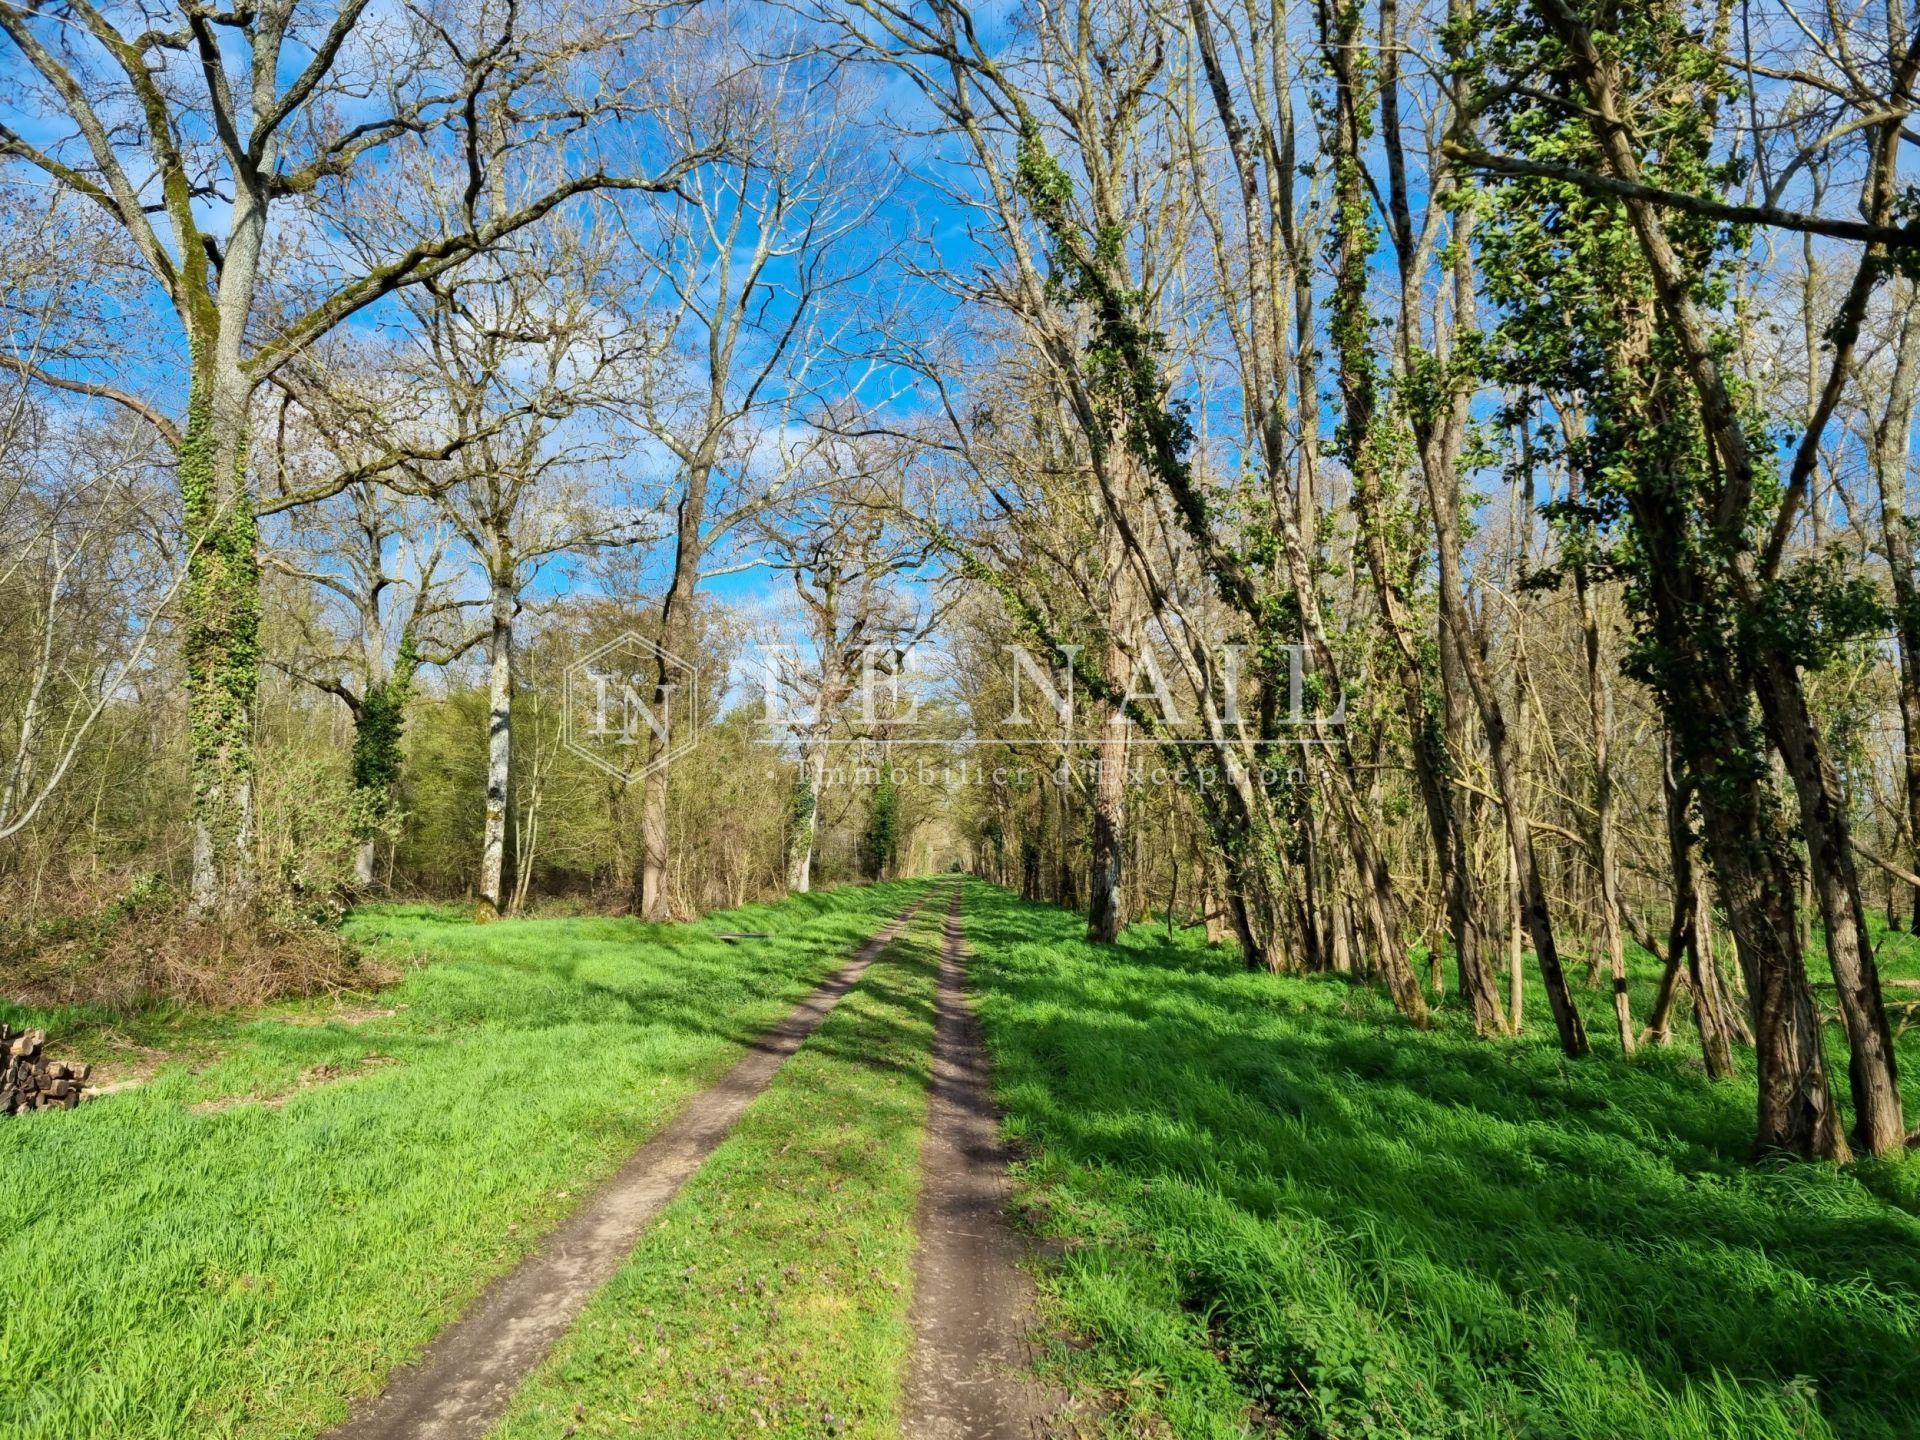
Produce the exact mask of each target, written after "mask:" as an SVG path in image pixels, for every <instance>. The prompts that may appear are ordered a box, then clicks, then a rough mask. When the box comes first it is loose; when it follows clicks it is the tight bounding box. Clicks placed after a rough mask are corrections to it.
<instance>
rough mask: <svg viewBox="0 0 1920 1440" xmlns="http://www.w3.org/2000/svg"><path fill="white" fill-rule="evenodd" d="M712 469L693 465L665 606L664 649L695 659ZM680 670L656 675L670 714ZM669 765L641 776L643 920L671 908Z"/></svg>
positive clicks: (638, 892) (658, 698)
mask: <svg viewBox="0 0 1920 1440" xmlns="http://www.w3.org/2000/svg"><path fill="white" fill-rule="evenodd" d="M710 474H711V470H710V467H709V466H707V465H705V464H695V465H691V466H689V467H688V473H687V488H686V493H685V494H684V495H682V496H681V498H680V512H679V530H678V535H677V539H676V541H675V545H674V553H673V579H672V581H671V583H670V584H669V585H668V586H667V597H666V600H665V601H664V602H663V603H662V605H661V609H660V630H659V644H660V648H661V649H662V650H664V651H666V652H667V653H668V654H669V655H672V656H674V657H676V658H680V659H683V660H685V661H687V662H688V663H691V662H692V658H693V657H692V655H691V654H690V653H689V652H690V651H691V650H692V649H693V592H694V587H695V585H697V584H698V583H699V578H700V560H701V556H702V553H703V551H704V549H705V544H704V536H703V533H702V530H701V526H702V525H703V524H704V523H705V520H706V510H707V481H708V479H709V477H710ZM676 678H677V673H676V672H675V671H674V670H673V669H672V668H671V666H670V665H669V663H668V661H666V660H665V659H663V660H661V662H660V668H659V671H658V676H657V689H656V691H655V694H654V700H655V703H656V704H658V705H659V706H660V707H661V713H663V714H664V713H666V710H667V707H668V706H669V705H670V704H671V695H670V691H669V687H671V686H672V685H673V684H674V683H675V680H676ZM663 743H664V742H663V741H662V740H661V739H660V737H659V736H658V735H655V736H653V738H652V739H651V740H650V741H649V742H648V744H649V752H650V753H649V759H652V758H654V757H655V756H657V754H658V751H659V749H660V747H661V745H662V744H663ZM667 779H668V777H667V767H666V766H664V765H655V766H653V767H652V768H650V769H649V770H648V771H647V773H646V775H645V776H644V777H643V778H642V780H641V782H640V783H641V792H640V874H639V876H638V877H637V879H638V882H639V883H638V884H637V885H635V887H634V897H633V898H634V910H635V913H637V914H638V915H639V916H640V918H641V919H643V920H666V919H669V918H671V917H670V915H669V910H670V906H669V903H668V898H667V869H668V860H669V856H668V854H667V846H668V835H667V798H668V786H667Z"/></svg>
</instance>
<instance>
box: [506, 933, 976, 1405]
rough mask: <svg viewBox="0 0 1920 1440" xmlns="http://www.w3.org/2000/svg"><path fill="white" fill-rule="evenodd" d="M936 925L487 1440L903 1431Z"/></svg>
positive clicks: (850, 1011)
mask: <svg viewBox="0 0 1920 1440" xmlns="http://www.w3.org/2000/svg"><path fill="white" fill-rule="evenodd" d="M943 910H944V907H943V906H939V905H934V904H929V905H928V906H927V908H925V909H923V910H922V911H921V912H920V913H919V914H918V915H917V916H915V917H914V922H913V925H912V927H911V928H910V929H909V930H908V932H907V933H906V934H905V935H903V936H902V937H901V938H900V939H898V940H896V941H895V942H894V943H893V944H892V945H891V946H890V947H888V949H887V951H886V952H885V954H883V955H882V956H881V957H880V958H879V959H878V960H876V961H875V962H874V965H873V967H872V969H870V970H869V971H868V972H867V975H866V978H865V979H864V980H863V981H862V982H861V983H860V985H859V986H858V987H857V988H855V989H854V990H853V991H851V992H850V993H849V994H848V995H847V997H846V998H845V999H844V1000H842V1001H841V1002H840V1004H839V1006H838V1007H837V1008H836V1009H835V1010H834V1012H833V1014H832V1015H830V1016H829V1017H828V1018H827V1020H826V1021H825V1023H823V1024H822V1025H821V1027H820V1029H819V1030H818V1031H816V1032H815V1033H814V1035H813V1037H812V1038H811V1039H809V1040H808V1041H807V1043H806V1045H805V1046H804V1047H803V1048H802V1049H801V1050H800V1051H799V1052H798V1053H797V1054H796V1055H795V1056H794V1057H793V1059H792V1060H790V1061H788V1062H787V1064H786V1066H785V1067H784V1068H783V1069H782V1070H781V1072H780V1074H779V1075H778V1076H777V1077H776V1078H775V1080H774V1082H773V1084H772V1085H771V1086H769V1087H768V1089H767V1091H766V1093H765V1094H764V1095H762V1096H761V1097H760V1098H759V1099H758V1100H756V1101H755V1102H754V1104H753V1107H752V1108H751V1109H750V1110H749V1111H748V1112H747V1113H746V1115H745V1116H744V1117H743V1118H742V1119H741V1122H740V1124H739V1125H738V1127H737V1128H736V1129H735V1130H734V1132H733V1134H732V1135H731V1136H730V1137H729V1138H728V1139H727V1141H726V1143H725V1144H724V1145H722V1146H721V1147H720V1149H718V1150H717V1151H715V1152H714V1154H713V1157H712V1158H711V1159H710V1160H709V1161H708V1162H707V1164H706V1165H705V1166H704V1167H703V1168H702V1169H701V1170H700V1172H699V1173H698V1174H697V1175H696V1176H694V1178H693V1179H692V1180H691V1181H689V1182H688V1184H687V1186H686V1188H685V1189H684V1190H683V1191H682V1192H681V1193H680V1195H679V1196H678V1197H677V1198H676V1200H675V1201H674V1204H673V1205H672V1206H671V1207H670V1208H669V1209H668V1210H667V1212H666V1213H665V1214H664V1215H663V1216H662V1217H661V1219H660V1222H659V1223H658V1224H657V1225H656V1226H655V1227H654V1228H653V1229H652V1230H650V1231H649V1232H648V1233H647V1234H646V1236H645V1237H643V1238H642V1240H641V1242H640V1244H639V1246H638V1247H637V1248H636V1250H635V1252H634V1255H633V1258H632V1259H631V1260H630V1261H629V1262H628V1264H627V1265H626V1267H625V1268H624V1269H623V1270H622V1271H621V1272H620V1274H619V1275H618V1276H616V1277H615V1279H614V1280H613V1281H612V1282H611V1283H610V1284H609V1285H608V1286H607V1288H606V1289H605V1290H604V1291H602V1292H601V1294H600V1295H599V1297H598V1298H596V1299H595V1300H594V1302H593V1303H592V1304H591V1305H590V1306H589V1307H588V1309H587V1311H586V1313H585V1314H584V1315H583V1316H582V1317H581V1319H580V1321H579V1323H578V1324H577V1325H576V1326H575V1328H574V1330H573V1332H572V1334H571V1335H570V1336H569V1337H568V1339H567V1340H566V1342H565V1343H564V1344H563V1345H562V1346H561V1348H560V1349H559V1350H558V1351H557V1352H556V1353H555V1354H554V1355H553V1357H552V1358H551V1359H550V1360H549V1361H548V1362H547V1363H546V1365H545V1366H544V1367H543V1368H542V1369H541V1370H540V1371H539V1372H538V1373H537V1374H536V1375H535V1376H534V1378H533V1379H532V1380H531V1381H530V1382H529V1383H528V1385H527V1387H526V1389H524V1390H523V1391H522V1392H521V1393H520V1396H519V1398H518V1400H517V1401H516V1402H515V1405H514V1408H513V1410H512V1412H511V1413H510V1414H509V1415H508V1417H507V1419H506V1420H505V1421H504V1422H503V1423H502V1425H501V1426H500V1427H499V1428H498V1429H497V1430H496V1431H495V1432H494V1434H495V1440H563V1437H566V1436H570V1435H579V1436H583V1437H584V1436H623V1437H627V1436H634V1435H656V1436H675V1437H682V1436H686V1437H699V1436H711V1437H715V1440H726V1437H734V1436H741V1435H755V1434H760V1433H766V1434H769V1435H796V1436H799V1435H806V1436H819V1435H830V1434H831V1435H841V1436H860V1437H876V1440H877V1437H884V1436H897V1435H898V1434H899V1429H898V1420H897V1414H896V1409H897V1405H898V1400H899V1393H900V1376H901V1365H902V1363H903V1361H904V1360H905V1357H906V1352H907V1341H908V1333H907V1305H908V1301H909V1297H910V1295H911V1288H912V1261H913V1243H914V1235H913V1208H914V1202H915V1198H916V1196H917V1195H918V1193H919V1165H918V1161H919V1155H920V1142H921V1136H922V1127H923V1125H924V1123H925V1118H926V1101H927V1083H928V1064H929V1053H930V1047H931V1045H932V1040H933V994H934V973H935V966H936V963H937V960H938V945H939V927H940V924H941V919H942V914H941V912H942V911H943Z"/></svg>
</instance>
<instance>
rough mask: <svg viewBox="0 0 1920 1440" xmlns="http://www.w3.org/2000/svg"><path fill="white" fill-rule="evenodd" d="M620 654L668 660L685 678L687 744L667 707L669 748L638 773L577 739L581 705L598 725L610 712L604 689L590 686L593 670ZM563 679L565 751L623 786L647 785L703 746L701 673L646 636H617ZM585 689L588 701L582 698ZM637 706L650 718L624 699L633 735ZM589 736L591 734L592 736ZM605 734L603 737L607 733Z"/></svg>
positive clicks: (569, 669) (637, 703)
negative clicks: (657, 773)
mask: <svg viewBox="0 0 1920 1440" xmlns="http://www.w3.org/2000/svg"><path fill="white" fill-rule="evenodd" d="M622 649H633V650H638V651H640V652H641V653H642V654H644V655H647V656H650V657H652V658H653V659H654V660H656V661H662V660H664V661H665V662H666V663H667V665H668V667H669V668H671V669H675V670H678V671H679V672H680V673H681V674H682V675H683V676H684V677H685V679H684V680H683V681H681V682H679V683H680V684H682V685H684V687H685V694H686V717H685V722H684V723H685V731H684V738H679V737H677V736H676V735H675V732H674V729H673V725H672V719H671V716H672V706H671V704H669V705H668V707H667V715H668V729H667V736H666V738H667V746H666V748H665V749H663V750H662V751H661V752H660V753H659V754H658V755H656V756H655V757H654V758H653V760H652V761H651V762H650V763H648V764H645V765H641V766H638V767H637V768H622V767H621V766H618V765H614V764H612V763H610V762H609V761H608V760H607V758H606V756H605V755H604V754H603V753H601V752H599V751H596V750H594V749H592V748H591V747H590V746H588V744H587V743H586V742H585V741H584V740H582V739H581V738H580V737H579V735H578V734H577V733H576V729H575V727H576V724H577V722H578V720H579V718H580V714H581V709H580V707H581V705H582V704H585V705H586V706H587V707H588V708H589V710H591V711H592V713H593V716H594V718H595V719H597V720H600V721H602V722H604V720H605V713H604V712H605V708H606V694H605V688H604V686H602V685H596V684H593V683H592V681H593V678H594V670H593V666H594V662H595V661H597V660H600V659H601V658H603V657H604V656H607V655H610V654H612V653H613V652H614V651H616V650H622ZM564 676H565V695H564V697H563V699H562V702H561V708H560V743H561V745H562V746H563V747H564V748H565V749H566V750H568V751H569V752H570V753H572V754H574V755H577V756H579V757H580V758H581V759H582V760H585V761H586V762H587V763H588V764H590V765H593V766H595V767H597V768H599V769H601V770H604V771H605V772H606V773H607V774H609V775H611V776H612V777H613V778H614V779H616V780H618V781H619V782H620V783H621V784H623V785H631V784H632V783H633V782H634V781H636V780H639V779H643V778H644V777H646V776H648V775H651V774H653V772H654V771H656V770H661V769H664V768H665V767H667V766H668V765H671V764H672V763H673V762H674V761H675V760H678V759H679V758H680V757H681V756H683V755H685V754H686V753H687V752H688V751H690V750H692V749H693V748H694V747H695V746H696V745H698V744H699V743H700V669H699V667H698V666H696V665H693V664H691V663H690V662H688V661H686V660H683V659H681V658H680V657H679V656H678V655H676V654H674V653H673V652H672V651H671V650H669V649H667V648H666V647H665V646H663V645H656V644H654V642H653V641H651V640H649V639H647V637H646V636H644V635H636V634H635V633H634V632H633V631H631V630H624V631H622V632H621V633H620V634H618V635H616V636H614V638H613V639H611V640H609V641H607V642H606V643H605V644H603V645H597V646H595V647H594V648H593V649H592V650H589V651H588V652H587V653H586V654H585V655H582V656H581V657H580V658H579V659H578V660H576V661H574V662H573V663H572V664H571V665H569V666H567V668H566V670H565V672H564ZM583 682H584V684H583ZM583 689H584V698H583V694H582V692H583ZM627 689H628V691H629V692H631V689H632V687H630V686H629V687H627ZM635 706H638V708H640V709H641V711H642V713H643V714H647V713H649V712H647V710H646V707H645V705H644V703H643V702H640V701H639V700H638V699H637V698H633V699H629V698H628V696H627V695H623V696H622V697H621V709H622V719H623V721H624V722H625V725H626V728H627V729H628V730H629V731H631V726H632V710H633V708H634V707H635ZM649 723H651V722H649ZM589 733H592V732H591V731H590V732H589ZM602 733H605V732H604V730H603V731H602Z"/></svg>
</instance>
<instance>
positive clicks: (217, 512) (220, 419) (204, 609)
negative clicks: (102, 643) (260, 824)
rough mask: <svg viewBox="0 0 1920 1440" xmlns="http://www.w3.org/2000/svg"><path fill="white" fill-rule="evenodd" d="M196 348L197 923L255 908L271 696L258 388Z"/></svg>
mask: <svg viewBox="0 0 1920 1440" xmlns="http://www.w3.org/2000/svg"><path fill="white" fill-rule="evenodd" d="M223 348H224V347H220V346H210V345H209V342H208V341H206V340H196V341H195V342H194V345H193V351H194V354H193V360H192V367H193V368H192V381H191V384H190V388H189V391H188V396H187V423H186V429H185V431H184V433H183V435H182V439H181V445H180V495H181V507H182V511H183V519H184V521H185V528H186V536H187V545H188V558H187V583H186V587H185V591H184V594H183V596H182V604H181V611H182V616H183V619H184V627H183V634H182V653H183V658H184V660H185V662H186V671H187V723H188V726H189V730H190V733H191V738H192V773H193V877H192V882H191V887H190V899H189V904H190V908H191V910H192V913H194V914H195V915H210V914H216V913H219V914H228V913H237V912H239V911H242V910H245V909H246V908H248V907H249V906H250V905H251V904H252V903H253V899H254V869H253V780H254V733H253V718H254V702H255V700H256V698H257V697H258V694H259V690H260V669H259V659H260V562H259V556H258V554H257V552H256V543H257V540H258V533H257V530H256V527H255V524H254V511H253V498H252V495H251V493H250V492H249V490H248V488H247V483H246V464H247V460H246V453H247V444H248V432H247V405H248V400H249V396H250V393H251V389H250V387H249V385H248V384H247V382H246V379H245V377H244V376H243V375H242V374H241V373H240V370H239V367H238V364H237V363H235V362H232V361H229V360H223V359H222V358H221V357H220V356H219V355H218V354H207V353H204V352H205V351H207V350H209V349H214V350H216V351H217V350H220V349H223Z"/></svg>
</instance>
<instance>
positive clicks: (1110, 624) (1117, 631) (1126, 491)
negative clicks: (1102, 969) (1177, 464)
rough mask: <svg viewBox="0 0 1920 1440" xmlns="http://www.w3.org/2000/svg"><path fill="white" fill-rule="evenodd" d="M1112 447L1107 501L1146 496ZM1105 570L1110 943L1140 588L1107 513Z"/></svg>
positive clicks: (1095, 908)
mask: <svg viewBox="0 0 1920 1440" xmlns="http://www.w3.org/2000/svg"><path fill="white" fill-rule="evenodd" d="M1110 453H1111V454H1112V455H1113V456H1114V457H1115V459H1116V460H1117V461H1118V463H1116V464H1114V465H1113V466H1112V467H1111V468H1112V477H1111V480H1110V482H1109V491H1110V493H1109V496H1108V499H1109V502H1110V503H1118V504H1122V505H1127V506H1134V505H1137V504H1139V503H1140V498H1141V497H1140V490H1141V486H1140V483H1139V479H1138V476H1137V474H1136V472H1137V470H1138V468H1139V467H1138V466H1137V465H1136V464H1134V463H1133V460H1132V457H1131V456H1130V455H1128V453H1127V449H1126V440H1125V436H1124V435H1121V436H1116V437H1115V440H1114V442H1113V444H1112V445H1111V447H1110ZM1102 549H1103V556H1104V562H1105V564H1104V568H1105V571H1106V582H1107V583H1106V591H1107V593H1106V609H1107V613H1106V624H1105V627H1104V628H1105V630H1106V636H1107V643H1106V656H1105V664H1104V665H1103V667H1102V669H1103V671H1104V674H1105V677H1106V681H1107V685H1108V686H1109V688H1110V689H1111V690H1112V692H1113V697H1114V698H1112V699H1109V700H1105V701H1103V702H1102V704H1101V715H1100V736H1099V740H1098V741H1097V743H1096V745H1095V747H1094V753H1095V769H1094V781H1093V816H1092V819H1093V855H1092V860H1091V862H1090V863H1089V865H1088V867H1087V939H1089V940H1092V941H1096V942H1099V943H1101V944H1110V943H1111V942H1112V941H1114V940H1116V939H1118V938H1119V935H1120V931H1121V929H1122V928H1123V927H1124V926H1125V924H1126V897H1125V895H1124V894H1123V893H1122V892H1123V888H1124V887H1123V883H1122V876H1123V874H1124V869H1125V862H1126V840H1127V833H1126V832H1127V741H1128V736H1129V734H1130V732H1131V731H1132V728H1133V724H1132V722H1131V721H1130V720H1128V718H1127V711H1126V706H1125V705H1124V704H1123V703H1122V702H1121V699H1120V698H1119V697H1121V696H1124V695H1125V694H1126V693H1127V692H1128V691H1129V690H1131V689H1132V688H1133V677H1134V664H1135V659H1134V657H1135V654H1136V653H1137V650H1138V647H1139V645H1140V628H1141V613H1140V612H1141V607H1142V595H1141V588H1142V587H1141V585H1140V582H1139V577H1138V576H1137V575H1136V574H1135V572H1134V561H1133V559H1132V557H1130V555H1129V554H1128V547H1127V545H1126V542H1125V540H1124V538H1123V536H1122V535H1121V533H1120V528H1119V526H1118V525H1117V524H1115V523H1114V521H1113V520H1112V519H1111V518H1109V519H1108V521H1107V523H1106V526H1105V530H1104V536H1103V546H1102Z"/></svg>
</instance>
